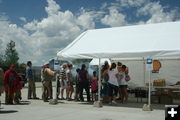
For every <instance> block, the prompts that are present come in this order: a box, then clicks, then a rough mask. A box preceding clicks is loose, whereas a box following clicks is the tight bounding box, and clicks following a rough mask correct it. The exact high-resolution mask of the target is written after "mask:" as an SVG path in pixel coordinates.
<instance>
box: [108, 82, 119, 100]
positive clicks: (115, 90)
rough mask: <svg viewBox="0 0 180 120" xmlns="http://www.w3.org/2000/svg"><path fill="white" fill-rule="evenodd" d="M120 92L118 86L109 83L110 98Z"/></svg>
mask: <svg viewBox="0 0 180 120" xmlns="http://www.w3.org/2000/svg"><path fill="white" fill-rule="evenodd" d="M118 90H119V89H118V86H115V85H113V84H110V83H108V95H109V96H110V97H113V96H117V94H118Z"/></svg>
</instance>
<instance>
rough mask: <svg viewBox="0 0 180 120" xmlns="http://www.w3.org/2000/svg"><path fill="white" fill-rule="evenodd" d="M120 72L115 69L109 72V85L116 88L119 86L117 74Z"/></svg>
mask: <svg viewBox="0 0 180 120" xmlns="http://www.w3.org/2000/svg"><path fill="white" fill-rule="evenodd" d="M117 73H118V72H117V71H116V70H115V69H112V70H109V71H108V75H109V80H108V83H110V84H113V85H115V86H118V85H119V84H118V81H117V78H116V74H117Z"/></svg>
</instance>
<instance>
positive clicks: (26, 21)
mask: <svg viewBox="0 0 180 120" xmlns="http://www.w3.org/2000/svg"><path fill="white" fill-rule="evenodd" d="M179 13H180V0H0V54H3V53H4V50H5V48H6V44H7V43H8V42H9V41H10V40H13V41H15V42H16V49H17V51H18V53H19V57H20V62H25V63H26V61H28V60H31V61H32V62H33V63H34V64H35V65H41V64H42V63H44V62H45V61H48V60H49V59H50V58H53V57H55V56H56V53H57V51H59V50H61V49H63V48H64V47H66V45H68V44H69V43H70V42H72V41H73V40H74V39H75V38H76V37H77V36H78V35H79V34H81V33H82V32H83V31H85V30H88V29H98V28H108V27H119V26H126V25H134V24H150V23H159V22H168V21H179V20H180V14H179Z"/></svg>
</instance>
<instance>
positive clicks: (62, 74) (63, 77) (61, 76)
mask: <svg viewBox="0 0 180 120" xmlns="http://www.w3.org/2000/svg"><path fill="white" fill-rule="evenodd" d="M60 79H61V80H63V81H66V80H67V77H66V71H65V69H62V70H61V73H60Z"/></svg>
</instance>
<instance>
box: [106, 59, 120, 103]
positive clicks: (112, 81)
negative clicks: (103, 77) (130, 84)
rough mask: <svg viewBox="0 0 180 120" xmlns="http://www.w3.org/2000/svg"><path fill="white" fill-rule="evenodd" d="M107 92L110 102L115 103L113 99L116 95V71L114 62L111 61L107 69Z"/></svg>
mask: <svg viewBox="0 0 180 120" xmlns="http://www.w3.org/2000/svg"><path fill="white" fill-rule="evenodd" d="M108 76H109V80H108V92H109V97H110V102H113V103H115V99H116V97H117V93H118V86H119V84H118V81H117V77H118V72H117V70H116V64H115V63H112V65H111V68H110V70H108Z"/></svg>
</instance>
